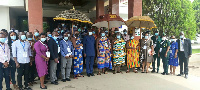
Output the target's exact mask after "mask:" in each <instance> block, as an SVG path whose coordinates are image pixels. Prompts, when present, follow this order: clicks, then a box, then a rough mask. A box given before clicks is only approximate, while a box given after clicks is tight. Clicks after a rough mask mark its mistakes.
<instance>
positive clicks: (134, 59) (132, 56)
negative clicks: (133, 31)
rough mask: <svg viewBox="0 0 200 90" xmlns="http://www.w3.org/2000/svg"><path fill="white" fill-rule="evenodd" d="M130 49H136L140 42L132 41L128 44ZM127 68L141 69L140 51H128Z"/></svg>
mask: <svg viewBox="0 0 200 90" xmlns="http://www.w3.org/2000/svg"><path fill="white" fill-rule="evenodd" d="M127 44H128V45H129V47H134V48H136V47H137V46H138V44H139V41H138V40H135V39H132V40H130V41H128V43H127ZM127 67H128V68H133V67H140V60H139V51H138V50H137V49H127Z"/></svg>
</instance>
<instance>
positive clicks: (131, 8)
mask: <svg viewBox="0 0 200 90" xmlns="http://www.w3.org/2000/svg"><path fill="white" fill-rule="evenodd" d="M133 16H142V0H128V19H130V18H131V17H133ZM129 30H130V29H129ZM133 35H134V37H135V39H136V40H139V39H140V38H141V29H140V36H135V28H133Z"/></svg>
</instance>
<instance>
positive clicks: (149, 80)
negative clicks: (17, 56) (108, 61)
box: [3, 54, 200, 90]
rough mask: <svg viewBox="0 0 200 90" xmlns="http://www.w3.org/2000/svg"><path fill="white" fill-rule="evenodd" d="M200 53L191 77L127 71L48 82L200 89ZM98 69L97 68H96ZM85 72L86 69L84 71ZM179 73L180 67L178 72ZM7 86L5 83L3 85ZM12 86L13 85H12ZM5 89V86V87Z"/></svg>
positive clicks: (73, 86)
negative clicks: (69, 80) (67, 80)
mask: <svg viewBox="0 0 200 90" xmlns="http://www.w3.org/2000/svg"><path fill="white" fill-rule="evenodd" d="M198 67H200V54H195V55H192V57H191V58H190V63H189V78H188V79H185V78H184V77H178V76H173V75H167V76H166V75H165V76H164V75H161V74H160V73H161V72H162V71H163V69H162V64H161V69H160V73H148V74H146V73H144V74H143V73H140V72H139V73H133V72H130V73H125V70H126V69H125V68H124V70H123V74H116V75H113V74H112V73H111V72H109V74H107V75H104V74H102V75H101V76H97V75H96V73H97V72H95V75H96V76H94V77H86V76H85V77H83V78H79V79H77V80H75V79H72V81H71V82H65V83H63V82H61V81H59V85H51V84H50V83H48V84H47V86H48V90H161V89H162V90H199V84H200V68H198ZM95 71H97V69H95ZM84 72H85V71H84ZM178 73H179V67H177V69H176V74H178ZM37 83H38V84H36V85H34V86H33V87H31V88H32V89H33V90H40V88H39V81H37ZM3 86H4V87H5V84H4V85H3ZM11 87H12V85H11ZM3 90H5V88H4V89H3Z"/></svg>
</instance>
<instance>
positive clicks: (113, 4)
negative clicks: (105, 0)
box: [109, 0, 119, 15]
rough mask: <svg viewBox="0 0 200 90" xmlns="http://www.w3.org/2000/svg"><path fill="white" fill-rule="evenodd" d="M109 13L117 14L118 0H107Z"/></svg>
mask: <svg viewBox="0 0 200 90" xmlns="http://www.w3.org/2000/svg"><path fill="white" fill-rule="evenodd" d="M109 11H110V14H117V15H119V0H109Z"/></svg>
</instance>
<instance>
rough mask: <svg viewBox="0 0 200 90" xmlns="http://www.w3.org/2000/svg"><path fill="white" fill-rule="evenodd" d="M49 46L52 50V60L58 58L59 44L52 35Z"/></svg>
mask: <svg viewBox="0 0 200 90" xmlns="http://www.w3.org/2000/svg"><path fill="white" fill-rule="evenodd" d="M48 47H49V51H50V60H54V59H55V58H58V44H57V43H56V41H55V40H54V39H53V38H52V37H51V38H50V39H49V41H48Z"/></svg>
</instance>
